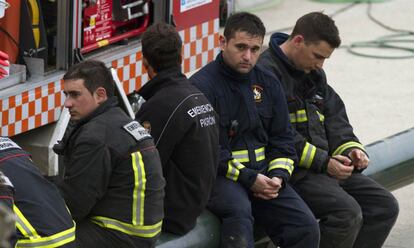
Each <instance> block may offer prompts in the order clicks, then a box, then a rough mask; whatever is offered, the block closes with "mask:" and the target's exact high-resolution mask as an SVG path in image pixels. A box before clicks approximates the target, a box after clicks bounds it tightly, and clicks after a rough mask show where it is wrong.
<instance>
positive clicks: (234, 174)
mask: <svg viewBox="0 0 414 248" xmlns="http://www.w3.org/2000/svg"><path fill="white" fill-rule="evenodd" d="M239 174H240V171H239V169H237V168H236V167H234V166H233V164H232V160H229V161H228V162H227V173H226V177H227V178H228V179H230V180H233V181H235V182H236V181H237V179H238V178H239Z"/></svg>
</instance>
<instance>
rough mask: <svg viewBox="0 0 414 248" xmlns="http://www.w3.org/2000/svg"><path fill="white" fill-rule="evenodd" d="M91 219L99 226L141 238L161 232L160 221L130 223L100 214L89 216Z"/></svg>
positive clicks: (150, 236)
mask: <svg viewBox="0 0 414 248" xmlns="http://www.w3.org/2000/svg"><path fill="white" fill-rule="evenodd" d="M91 221H92V222H93V223H95V224H97V225H99V226H101V227H104V228H109V229H114V230H117V231H120V232H122V233H125V234H128V235H133V236H138V237H141V238H152V237H155V236H157V235H158V234H159V233H160V232H161V226H162V221H160V222H158V223H156V224H153V225H132V224H128V223H125V222H122V221H119V220H115V219H111V218H107V217H102V216H94V217H92V218H91Z"/></svg>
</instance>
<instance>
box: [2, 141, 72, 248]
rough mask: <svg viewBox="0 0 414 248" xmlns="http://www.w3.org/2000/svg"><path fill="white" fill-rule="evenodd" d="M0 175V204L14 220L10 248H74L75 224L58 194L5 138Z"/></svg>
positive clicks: (25, 154)
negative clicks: (12, 213)
mask: <svg viewBox="0 0 414 248" xmlns="http://www.w3.org/2000/svg"><path fill="white" fill-rule="evenodd" d="M0 174H3V176H1V177H0V189H1V190H0V202H1V203H3V204H4V205H7V206H9V207H10V208H11V209H13V211H14V213H15V216H16V230H15V232H14V234H13V235H12V237H11V240H10V244H11V246H12V247H68V248H69V247H76V246H75V242H74V241H75V223H74V222H73V220H72V217H71V215H70V213H69V211H68V209H67V207H66V205H65V202H64V200H63V198H62V197H61V195H60V194H59V190H58V189H57V188H56V186H55V185H53V184H52V183H50V182H49V181H47V180H46V179H45V178H44V177H43V176H42V175H41V173H40V171H39V170H38V168H37V167H36V165H34V164H33V162H32V160H31V158H30V154H29V153H27V152H26V151H24V150H22V149H21V148H20V147H19V146H18V145H17V144H16V143H15V142H13V141H12V140H11V139H9V138H7V137H0ZM13 193H14V195H13ZM0 231H5V230H2V229H0ZM0 236H1V235H0Z"/></svg>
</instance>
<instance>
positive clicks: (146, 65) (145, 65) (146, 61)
mask: <svg viewBox="0 0 414 248" xmlns="http://www.w3.org/2000/svg"><path fill="white" fill-rule="evenodd" d="M142 65H143V66H144V67H145V69H146V70H147V71H148V67H149V66H150V65H149V63H148V60H147V59H146V58H145V57H143V58H142Z"/></svg>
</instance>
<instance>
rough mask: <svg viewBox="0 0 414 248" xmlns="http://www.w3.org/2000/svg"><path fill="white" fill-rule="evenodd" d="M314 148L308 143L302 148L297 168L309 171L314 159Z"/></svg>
mask: <svg viewBox="0 0 414 248" xmlns="http://www.w3.org/2000/svg"><path fill="white" fill-rule="evenodd" d="M315 153H316V147H315V146H314V145H312V144H310V143H308V142H306V144H305V148H303V151H302V155H301V157H300V161H299V166H300V167H303V168H306V169H309V168H310V167H311V165H312V162H313V158H314V157H315Z"/></svg>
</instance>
